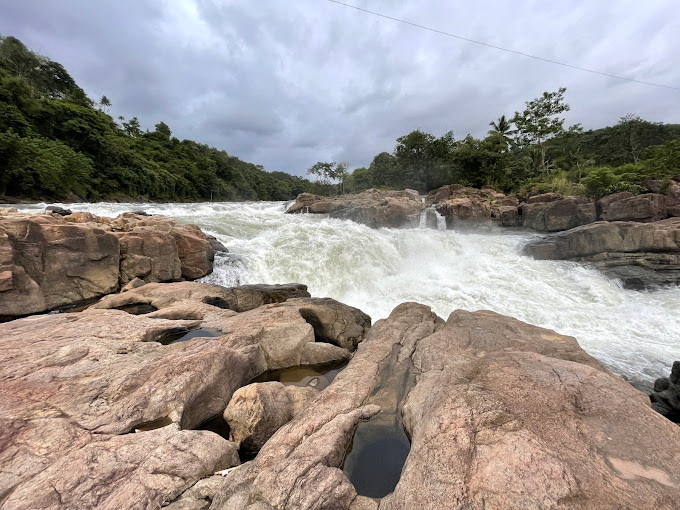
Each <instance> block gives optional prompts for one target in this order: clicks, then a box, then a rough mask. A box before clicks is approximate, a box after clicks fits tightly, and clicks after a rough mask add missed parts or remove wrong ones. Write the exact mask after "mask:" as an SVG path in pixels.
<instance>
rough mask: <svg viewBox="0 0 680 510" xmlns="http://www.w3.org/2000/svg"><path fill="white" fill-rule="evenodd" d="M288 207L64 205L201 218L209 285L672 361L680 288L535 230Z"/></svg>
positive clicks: (662, 371)
mask: <svg viewBox="0 0 680 510" xmlns="http://www.w3.org/2000/svg"><path fill="white" fill-rule="evenodd" d="M285 205H286V204H285V203H283V202H257V203H199V204H66V205H64V206H65V207H68V208H70V209H72V210H74V211H90V212H92V213H94V214H98V215H102V216H113V215H116V214H119V213H121V212H124V211H129V210H132V209H135V210H140V209H141V210H145V211H146V212H148V213H151V214H154V213H158V214H164V215H167V216H172V217H174V218H176V219H177V220H178V221H180V222H191V223H196V224H198V225H199V226H201V227H202V228H203V229H204V230H205V231H207V232H208V233H210V234H212V235H215V236H216V237H217V238H218V239H219V240H220V241H222V242H223V243H224V244H225V246H227V248H229V250H230V252H231V253H230V254H228V255H226V256H220V257H218V259H217V261H216V267H215V271H214V273H213V274H212V275H210V276H208V277H206V278H205V281H208V282H212V283H218V284H221V285H238V284H244V283H288V282H299V283H305V284H307V285H308V286H309V290H310V292H311V293H312V295H314V296H319V297H324V296H328V297H333V298H335V299H337V300H339V301H342V302H344V303H347V304H350V305H352V306H356V307H358V308H360V309H362V310H363V311H365V312H366V313H368V314H369V315H370V316H371V317H372V318H373V320H374V321H375V320H377V319H380V318H384V317H386V316H387V315H388V314H389V313H390V311H391V310H392V309H393V308H394V307H395V306H396V305H398V304H399V303H402V302H404V301H418V302H421V303H424V304H427V305H429V306H431V307H432V309H433V311H435V312H436V313H437V314H438V315H440V316H441V317H444V318H446V317H447V316H448V314H449V313H450V312H451V311H453V310H455V309H459V308H460V309H465V310H480V309H487V310H493V311H496V312H499V313H502V314H505V315H510V316H513V317H515V318H517V319H519V320H522V321H525V322H528V323H531V324H535V325H537V326H543V327H547V328H551V329H554V330H556V331H557V332H559V333H563V334H567V335H573V336H575V337H576V338H577V339H578V341H579V343H580V344H581V346H582V347H583V348H585V349H586V350H587V351H588V352H589V353H590V354H592V355H593V356H595V357H597V358H598V359H600V360H601V361H602V362H604V363H605V364H606V365H608V366H609V367H610V368H612V370H614V371H615V372H617V373H619V374H621V375H624V376H627V377H629V378H631V379H633V380H637V381H647V382H649V381H652V380H653V379H654V378H656V377H660V376H662V375H667V372H668V370H669V368H670V364H671V363H672V361H673V360H676V359H680V288H677V287H676V288H669V289H663V290H658V291H654V292H635V291H630V290H624V289H622V288H621V287H620V286H619V285H618V284H617V282H615V281H613V280H610V279H607V278H606V277H604V276H603V275H602V274H600V273H599V272H597V271H595V270H593V269H589V268H587V267H585V266H581V265H578V264H574V263H569V262H559V261H557V262H556V261H538V260H533V259H531V258H528V257H525V256H522V255H521V254H520V252H521V248H522V246H523V245H524V244H526V242H527V241H528V240H530V239H531V238H532V237H534V235H533V234H528V233H526V232H519V231H510V230H501V229H498V230H488V231H484V232H481V233H480V232H478V231H476V232H474V233H465V232H457V231H437V230H434V229H417V228H414V229H379V230H373V229H370V228H368V227H365V226H363V225H359V224H356V223H353V222H350V221H344V220H336V219H330V218H325V217H322V216H318V215H311V214H296V215H284V214H283V211H284V210H285ZM20 208H21V209H22V210H34V211H35V210H42V209H43V208H44V204H38V205H31V206H20Z"/></svg>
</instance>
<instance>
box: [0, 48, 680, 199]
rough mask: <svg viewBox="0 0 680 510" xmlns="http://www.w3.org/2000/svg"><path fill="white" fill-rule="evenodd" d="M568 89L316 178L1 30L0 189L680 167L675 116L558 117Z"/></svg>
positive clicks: (579, 188) (602, 179)
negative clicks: (160, 115) (106, 92)
mask: <svg viewBox="0 0 680 510" xmlns="http://www.w3.org/2000/svg"><path fill="white" fill-rule="evenodd" d="M565 94H566V89H564V88H560V89H559V90H557V91H554V92H545V93H543V95H542V96H540V97H538V98H536V99H534V100H531V101H527V102H526V108H525V109H524V110H523V111H521V112H515V114H514V115H513V116H506V115H501V116H500V117H499V118H498V119H497V120H494V121H492V122H490V123H488V128H490V129H488V133H487V135H486V136H485V137H484V138H475V137H473V136H471V135H467V136H465V137H463V138H461V139H458V140H457V139H455V137H454V134H453V133H452V132H448V133H445V134H443V135H442V136H435V135H432V134H429V133H426V132H423V131H420V130H415V131H412V132H411V133H408V134H406V135H404V136H401V137H399V138H398V139H397V140H396V145H395V147H394V149H393V151H392V152H381V153H379V154H378V155H376V156H375V157H374V158H373V160H372V162H371V163H370V165H369V166H368V167H367V168H356V169H354V170H353V171H352V172H349V171H348V165H347V164H346V163H342V162H323V161H320V162H317V163H316V164H315V165H313V166H312V167H311V168H309V170H308V174H309V175H311V176H314V180H309V179H305V178H302V177H298V176H294V175H290V174H287V173H284V172H267V171H265V170H264V168H262V167H261V166H259V165H254V164H252V163H247V162H245V161H241V160H240V159H238V158H237V157H234V156H231V155H229V154H228V153H227V152H226V151H224V150H219V149H216V148H214V147H209V146H207V145H205V144H201V143H199V142H195V141H191V140H179V139H178V138H176V137H174V136H173V135H172V131H171V129H170V127H169V126H168V125H167V124H166V123H164V122H159V123H158V124H156V125H155V129H154V130H153V131H148V130H147V131H143V130H142V129H141V124H140V121H139V119H137V118H136V117H132V118H131V119H128V120H126V119H124V118H122V117H119V118H118V119H115V120H114V119H113V118H112V117H111V116H110V115H109V114H108V113H107V111H108V109H109V108H110V106H111V102H110V101H109V99H108V98H107V97H106V96H103V97H102V98H100V99H99V100H98V101H93V100H92V99H90V98H88V96H87V95H86V93H85V92H84V91H83V89H81V88H80V87H79V86H78V85H77V84H76V82H75V81H74V79H73V78H72V77H71V76H70V75H69V73H68V72H67V71H66V69H65V68H64V67H63V66H62V65H61V64H59V63H57V62H54V61H52V60H50V59H49V58H47V57H45V56H41V55H38V54H36V53H34V52H33V51H31V50H30V49H28V48H27V47H26V46H25V45H24V44H23V43H22V42H21V41H19V40H18V39H16V38H15V37H11V36H7V37H2V36H0V197H2V196H4V197H12V198H18V199H33V200H63V201H79V200H89V201H96V200H129V199H137V200H154V201H180V202H181V201H199V200H215V201H231V200H290V199H293V198H295V197H296V196H297V195H298V194H299V193H302V192H305V191H306V192H312V193H316V194H337V193H354V192H359V191H362V190H365V189H369V188H383V189H403V188H413V189H416V190H418V191H421V192H427V191H429V190H432V189H436V188H438V187H439V186H442V185H445V184H462V185H466V186H473V187H482V186H493V187H494V188H496V189H499V190H502V191H505V192H518V193H524V194H528V193H542V192H549V191H554V192H558V193H562V194H571V195H587V196H593V197H600V196H604V195H606V194H609V193H613V192H617V191H631V192H634V193H642V192H645V191H646V190H647V189H646V187H645V182H647V181H648V180H649V179H669V178H670V177H672V176H674V175H677V174H679V173H680V125H679V124H663V123H658V122H650V121H647V120H644V119H642V118H640V117H638V116H636V115H634V114H626V115H625V116H623V117H621V119H620V121H619V122H618V123H617V124H616V125H614V126H610V127H605V128H602V129H596V130H588V131H586V130H584V129H583V128H582V127H581V126H580V125H574V126H569V127H567V126H565V125H564V123H565V121H564V119H563V118H562V117H561V115H562V114H563V113H564V112H566V111H568V110H569V109H570V107H569V105H568V104H567V102H566V99H565Z"/></svg>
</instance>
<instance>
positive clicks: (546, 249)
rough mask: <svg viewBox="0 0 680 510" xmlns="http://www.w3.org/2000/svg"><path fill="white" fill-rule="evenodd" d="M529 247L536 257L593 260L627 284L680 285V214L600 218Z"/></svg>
mask: <svg viewBox="0 0 680 510" xmlns="http://www.w3.org/2000/svg"><path fill="white" fill-rule="evenodd" d="M525 252H526V253H527V254H528V255H531V256H533V257H534V258H537V259H547V260H573V261H577V262H587V263H590V264H592V265H593V266H595V267H597V268H598V269H601V270H602V271H604V272H605V273H606V274H609V275H611V276H612V277H615V278H619V279H621V280H622V282H623V284H624V286H626V287H628V288H633V289H642V288H647V287H654V286H658V285H669V284H680V218H669V219H666V220H662V221H656V222H652V223H639V222H597V223H593V224H591V225H585V226H582V227H577V228H574V229H572V230H569V231H566V232H560V233H558V234H553V235H550V236H547V237H545V238H543V239H540V240H537V241H534V242H532V243H530V244H529V245H528V246H527V247H526V248H525Z"/></svg>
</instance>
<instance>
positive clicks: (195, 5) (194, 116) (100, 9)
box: [0, 0, 680, 175]
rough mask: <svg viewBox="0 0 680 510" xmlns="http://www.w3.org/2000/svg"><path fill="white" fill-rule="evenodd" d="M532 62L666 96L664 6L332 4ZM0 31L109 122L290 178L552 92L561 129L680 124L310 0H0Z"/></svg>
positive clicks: (678, 111) (605, 87)
mask: <svg viewBox="0 0 680 510" xmlns="http://www.w3.org/2000/svg"><path fill="white" fill-rule="evenodd" d="M346 3H350V4H352V5H356V6H359V7H363V8H365V9H369V10H373V11H377V12H380V13H383V14H385V15H388V16H392V17H396V18H401V19H404V20H408V21H411V22H413V23H417V24H420V25H425V26H428V27H431V28H433V29H437V30H441V31H445V32H449V33H453V34H457V35H460V36H463V37H467V38H471V39H476V40H480V41H484V42H486V43H489V44H493V45H497V46H503V47H507V48H510V49H514V50H517V51H522V52H525V53H531V54H535V55H538V56H541V57H544V58H548V59H552V60H558V61H562V62H566V63H569V64H572V65H576V66H580V67H586V68H591V69H595V70H598V71H602V72H606V73H611V74H616V75H623V76H628V77H631V78H635V79H638V80H643V81H651V82H658V83H662V84H666V85H671V86H675V87H680V56H679V55H680V53H678V49H680V4H679V3H678V0H644V1H640V0H616V1H612V0H555V1H547V0H513V1H502V0H457V1H441V0H440V1H437V0H346ZM0 34H3V35H14V36H16V37H18V38H19V39H21V40H22V41H23V42H24V43H25V44H26V45H27V46H28V47H29V48H31V49H33V50H34V51H36V52H38V53H41V54H43V55H46V56H48V57H50V58H51V59H52V60H56V61H57V62H60V63H62V64H63V65H64V66H65V67H66V69H67V70H68V71H69V72H70V74H71V75H72V76H73V77H74V78H75V79H76V81H77V82H78V84H79V85H80V86H81V87H83V88H84V89H85V91H86V92H87V94H88V95H89V96H90V97H91V98H93V99H98V98H99V97H100V96H101V95H102V94H105V95H106V96H107V97H108V98H109V99H110V100H111V102H112V103H113V107H112V109H111V112H110V113H111V114H112V115H113V116H114V118H115V117H117V116H119V115H123V116H125V117H126V118H130V117H132V116H137V117H138V118H139V119H140V121H141V123H142V126H143V127H144V128H149V129H153V126H154V124H156V123H157V122H159V121H164V122H166V123H167V124H168V125H169V126H170V128H171V129H172V130H173V133H174V135H175V136H177V137H179V138H189V139H193V140H196V141H199V142H202V143H207V144H209V145H213V146H215V147H218V148H220V149H224V150H226V151H227V152H229V153H230V154H232V155H236V156H238V157H239V158H241V159H243V160H246V161H249V162H252V163H256V164H261V165H264V167H265V168H266V169H267V170H270V171H271V170H282V171H287V172H290V173H294V174H298V175H303V174H304V173H305V171H306V169H307V168H309V167H310V166H311V165H313V164H314V163H315V162H317V161H347V162H348V163H349V164H350V167H352V168H354V167H359V166H368V165H369V164H370V162H371V160H372V158H373V156H375V155H376V154H378V153H379V152H382V151H387V152H391V151H392V150H393V149H394V145H395V140H396V138H398V137H399V136H402V135H404V134H407V133H409V132H410V131H412V130H414V129H421V130H423V131H427V132H430V133H432V134H434V135H437V136H439V135H441V134H443V133H444V132H446V131H448V130H452V131H453V132H454V135H455V137H456V138H457V139H460V138H463V137H464V136H465V135H466V134H467V133H471V134H473V135H476V136H481V135H483V134H484V133H485V132H486V131H487V130H488V129H489V127H488V124H489V122H490V121H492V120H494V119H497V118H498V117H499V116H500V115H502V114H506V115H509V116H511V115H512V114H513V113H514V112H515V111H516V110H521V109H522V108H523V106H524V102H525V101H528V100H530V99H533V98H535V97H537V96H539V95H540V94H541V93H542V92H543V91H553V90H557V88H559V87H561V86H564V87H567V93H566V99H567V102H568V103H569V104H570V105H571V107H572V110H571V112H570V113H569V114H568V122H569V123H575V122H580V123H582V124H583V126H584V127H585V128H597V127H602V126H605V125H611V124H614V123H616V122H617V120H618V119H619V118H620V117H621V116H623V115H625V114H626V113H629V112H630V113H636V114H638V115H640V116H642V117H644V118H645V119H647V120H651V121H662V122H680V91H678V90H669V89H664V88H658V87H652V86H647V85H641V84H637V83H630V82H625V81H621V80H616V79H613V78H607V77H604V76H599V75H595V74H590V73H586V72H582V71H578V70H575V69H569V68H566V67H562V66H557V65H554V64H549V63H545V62H539V61H536V60H532V59H529V58H526V57H522V56H519V55H514V54H510V53H506V52H502V51H498V50H495V49H491V48H488V47H484V46H480V45H477V44H473V43H469V42H465V41H461V40H458V39H453V38H450V37H446V36H443V35H439V34H436V33H432V32H428V31H425V30H422V29H418V28H415V27H412V26H407V25H404V24H401V23H397V22H395V21H390V20H388V19H383V18H379V17H376V16H373V15H370V14H366V13H363V12H359V11H357V10H355V9H351V8H348V7H344V6H341V5H338V4H335V3H332V2H330V1H328V0H240V1H238V0H213V1H209V0H164V1H161V0H145V1H143V0H116V1H99V0H0Z"/></svg>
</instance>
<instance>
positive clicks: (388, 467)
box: [343, 413, 411, 498]
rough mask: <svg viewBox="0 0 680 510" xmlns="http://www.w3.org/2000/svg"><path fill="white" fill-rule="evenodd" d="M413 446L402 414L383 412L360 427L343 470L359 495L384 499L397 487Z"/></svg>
mask: <svg viewBox="0 0 680 510" xmlns="http://www.w3.org/2000/svg"><path fill="white" fill-rule="evenodd" d="M410 449H411V443H410V442H409V439H408V436H407V435H406V432H405V431H404V428H403V426H402V424H401V420H400V419H399V416H398V415H397V414H394V413H392V414H387V415H383V414H382V413H381V414H379V415H377V416H376V417H374V418H373V419H371V420H369V421H368V422H365V423H360V424H359V425H358V426H357V429H356V432H355V433H354V439H353V440H352V443H351V444H350V446H349V452H348V454H347V456H346V457H345V463H344V468H343V470H344V472H345V474H346V475H347V478H349V481H350V482H352V484H353V485H354V487H355V488H356V491H357V493H358V494H359V495H361V496H367V497H370V498H382V497H384V496H387V495H388V494H389V493H390V492H393V491H394V488H395V487H396V486H397V483H398V482H399V478H400V477H401V471H402V469H403V467H404V463H405V462H406V458H407V457H408V454H409V451H410Z"/></svg>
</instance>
